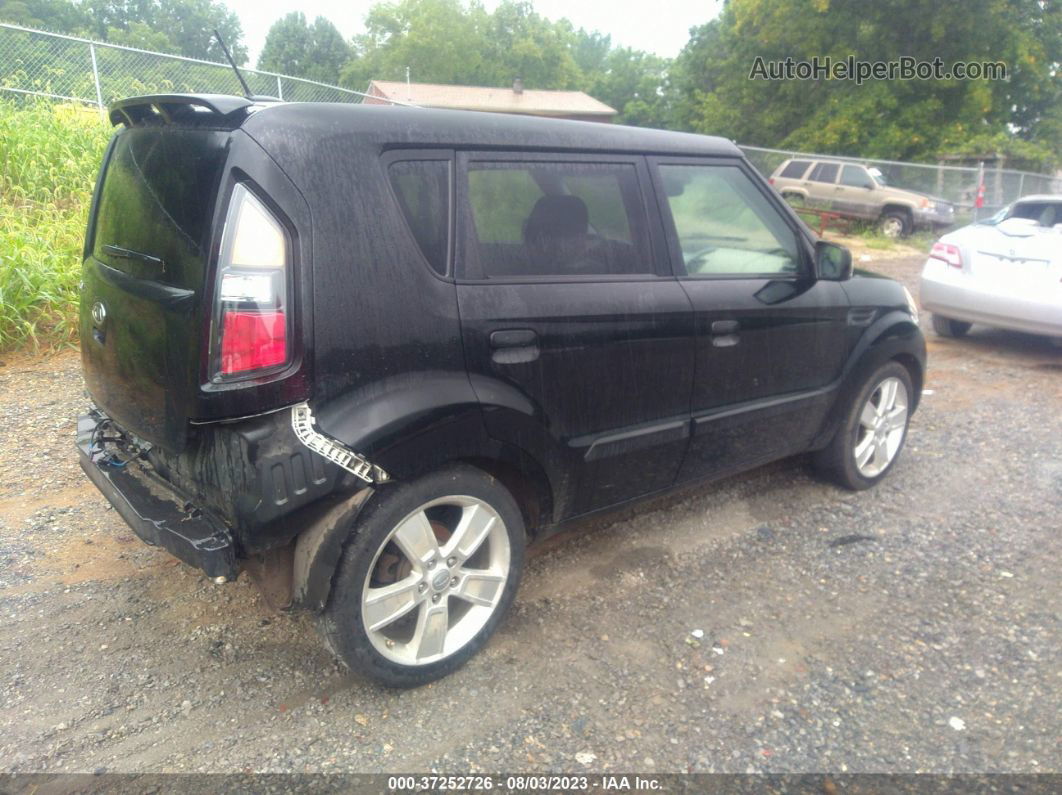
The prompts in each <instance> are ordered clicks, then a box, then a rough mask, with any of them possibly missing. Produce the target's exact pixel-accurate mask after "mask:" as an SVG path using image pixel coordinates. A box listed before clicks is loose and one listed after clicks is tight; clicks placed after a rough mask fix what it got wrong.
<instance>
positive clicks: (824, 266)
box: [815, 240, 852, 282]
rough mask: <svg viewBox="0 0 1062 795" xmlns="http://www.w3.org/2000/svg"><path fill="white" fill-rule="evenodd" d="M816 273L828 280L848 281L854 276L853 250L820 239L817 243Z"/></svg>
mask: <svg viewBox="0 0 1062 795" xmlns="http://www.w3.org/2000/svg"><path fill="white" fill-rule="evenodd" d="M815 273H816V274H818V277H819V278H820V279H823V280H825V281H828V282H844V281H848V280H849V279H851V278H852V252H851V251H849V250H848V249H846V248H845V247H844V246H838V245H837V244H836V243H827V242H826V241H825V240H820V241H819V242H818V243H816V244H815Z"/></svg>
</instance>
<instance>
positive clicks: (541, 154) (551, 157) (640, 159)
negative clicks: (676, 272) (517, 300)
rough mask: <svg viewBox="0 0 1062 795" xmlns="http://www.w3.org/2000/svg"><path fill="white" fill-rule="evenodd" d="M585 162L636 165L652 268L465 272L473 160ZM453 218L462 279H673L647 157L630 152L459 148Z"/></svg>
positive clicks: (547, 281) (549, 281) (458, 275)
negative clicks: (637, 270) (497, 273)
mask: <svg viewBox="0 0 1062 795" xmlns="http://www.w3.org/2000/svg"><path fill="white" fill-rule="evenodd" d="M476 162H487V163H512V164H514V165H518V164H520V163H535V162H538V163H562V164H563V163H576V164H579V163H584V164H600V165H609V164H614V165H625V166H633V167H634V170H635V177H636V179H637V185H638V193H639V196H640V197H641V213H642V214H643V215H644V229H645V234H646V238H647V239H646V241H645V242H646V254H647V255H648V256H649V258H650V260H651V261H652V266H653V270H654V272H653V273H631V274H580V275H570V276H569V275H563V274H550V275H544V276H530V275H524V276H495V277H491V278H475V277H469V276H467V275H465V274H464V272H463V271H464V262H465V258H466V253H467V246H468V241H467V240H466V239H465V237H466V235H465V234H464V230H463V229H462V224H461V222H460V220H459V219H460V218H461V217H462V214H463V213H471V207H470V206H469V204H468V170H469V166H470V164H472V163H476ZM453 181H454V183H455V201H454V208H455V209H454V210H453V215H454V216H455V221H454V275H455V281H456V282H457V284H477V285H479V284H508V285H513V284H560V283H565V284H566V283H592V284H597V283H601V284H604V283H610V282H656V281H660V280H661V279H672V278H674V276H673V274H672V273H671V272H670V270H669V268H668V258H667V252H666V247H665V244H664V231H663V228H662V226H661V224H660V219H659V216H658V215H657V214H656V213H654V212H653V205H652V201H653V190H652V182H651V178H650V175H649V172H648V168H647V166H646V162H645V157H644V156H643V155H640V154H635V153H630V152H620V153H617V154H602V153H601V152H577V151H576V152H573V151H570V150H568V151H543V150H526V149H474V150H458V151H457V162H456V171H455V178H454V180H453Z"/></svg>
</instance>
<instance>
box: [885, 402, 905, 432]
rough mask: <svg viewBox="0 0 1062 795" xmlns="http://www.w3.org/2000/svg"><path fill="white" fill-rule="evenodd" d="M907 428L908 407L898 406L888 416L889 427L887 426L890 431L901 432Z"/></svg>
mask: <svg viewBox="0 0 1062 795" xmlns="http://www.w3.org/2000/svg"><path fill="white" fill-rule="evenodd" d="M906 426H907V407H906V406H898V407H896V408H894V409H893V410H892V411H890V412H889V414H888V425H887V426H886V427H887V428H888V429H889V430H890V431H901V430H903V429H904V428H905V427H906Z"/></svg>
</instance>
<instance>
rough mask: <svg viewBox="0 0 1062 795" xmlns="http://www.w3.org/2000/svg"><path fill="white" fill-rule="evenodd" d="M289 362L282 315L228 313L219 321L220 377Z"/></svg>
mask: <svg viewBox="0 0 1062 795" xmlns="http://www.w3.org/2000/svg"><path fill="white" fill-rule="evenodd" d="M287 358H288V335H287V322H286V320H285V318H284V313H283V312H253V311H252V312H242V311H239V310H232V309H230V310H227V311H225V312H224V314H223V315H222V320H221V374H222V375H236V374H237V373H246V372H248V371H250V370H262V369H264V368H266V367H276V366H277V365H280V364H284V362H285V361H287Z"/></svg>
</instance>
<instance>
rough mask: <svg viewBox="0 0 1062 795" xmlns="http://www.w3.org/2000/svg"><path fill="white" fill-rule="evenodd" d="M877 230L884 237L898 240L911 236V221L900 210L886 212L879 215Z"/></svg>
mask: <svg viewBox="0 0 1062 795" xmlns="http://www.w3.org/2000/svg"><path fill="white" fill-rule="evenodd" d="M878 230H879V231H880V232H881V234H883V235H884V236H885V237H887V238H890V239H892V240H898V239H899V238H901V237H907V236H908V235H909V234H911V219H910V217H909V216H908V215H907V213H905V212H903V211H902V210H887V211H885V212H884V213H882V214H881V219H880V220H879V221H878Z"/></svg>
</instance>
